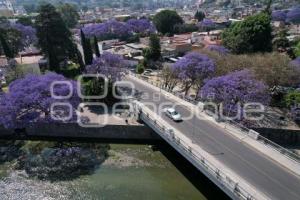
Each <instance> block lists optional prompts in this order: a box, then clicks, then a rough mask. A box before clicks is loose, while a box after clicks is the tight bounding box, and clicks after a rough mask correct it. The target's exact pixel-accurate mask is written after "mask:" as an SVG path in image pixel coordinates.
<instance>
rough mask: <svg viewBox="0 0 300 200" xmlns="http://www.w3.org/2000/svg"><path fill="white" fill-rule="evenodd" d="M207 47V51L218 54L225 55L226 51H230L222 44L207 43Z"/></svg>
mask: <svg viewBox="0 0 300 200" xmlns="http://www.w3.org/2000/svg"><path fill="white" fill-rule="evenodd" d="M207 49H208V50H209V51H214V52H217V53H219V54H220V55H227V54H228V53H230V51H229V49H227V48H225V47H224V46H221V45H209V46H208V47H207Z"/></svg>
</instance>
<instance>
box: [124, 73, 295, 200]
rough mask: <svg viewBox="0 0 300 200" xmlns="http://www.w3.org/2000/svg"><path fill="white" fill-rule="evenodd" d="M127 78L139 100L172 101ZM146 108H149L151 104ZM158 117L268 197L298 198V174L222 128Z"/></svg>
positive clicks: (180, 109)
mask: <svg viewBox="0 0 300 200" xmlns="http://www.w3.org/2000/svg"><path fill="white" fill-rule="evenodd" d="M128 80H129V81H131V82H132V83H134V85H135V89H136V91H137V93H136V94H137V97H138V99H139V100H140V102H142V103H147V102H151V103H155V104H156V105H157V106H158V105H161V104H162V103H165V102H170V103H174V102H176V101H174V100H170V99H167V98H165V97H164V96H163V95H161V96H160V99H159V100H158V101H157V100H156V101H154V99H153V94H154V93H157V92H156V91H154V90H153V89H151V88H150V87H147V86H145V85H143V84H141V83H139V82H137V81H135V80H132V79H130V78H129V79H128ZM148 107H149V108H150V109H152V106H148ZM152 110H153V109H152ZM176 110H177V111H178V112H179V113H180V114H181V115H183V116H188V115H189V113H190V111H189V110H188V109H187V108H185V107H184V106H176ZM162 117H163V118H164V119H165V120H166V121H167V122H168V123H170V124H171V125H173V126H174V127H175V128H176V129H178V130H179V131H181V132H182V133H184V134H185V135H186V136H187V137H189V138H191V139H192V140H193V142H194V143H196V144H198V145H199V146H201V147H202V148H203V149H204V150H206V151H207V152H208V153H210V154H211V155H212V156H214V157H215V158H216V159H218V160H219V161H220V162H222V163H223V164H224V165H226V166H227V167H229V168H231V169H232V170H234V171H235V172H236V173H237V174H238V175H239V176H240V177H242V178H244V179H245V180H246V181H247V182H248V183H250V184H251V185H253V186H255V187H256V188H259V190H260V191H262V192H263V193H265V194H266V195H267V196H268V197H271V199H280V200H281V199H282V200H300V177H298V176H296V175H294V174H293V173H292V172H290V171H289V170H288V169H286V168H284V167H282V166H281V165H279V164H278V163H276V162H275V161H273V160H271V159H269V158H268V157H266V156H265V155H262V154H261V153H259V152H257V151H256V150H254V149H252V148H251V147H249V146H247V145H246V144H245V143H243V142H242V141H240V140H238V139H236V138H235V137H233V136H231V135H230V134H229V133H227V132H226V130H224V129H221V128H220V127H217V126H216V125H214V124H213V123H211V122H209V121H204V120H199V119H198V118H196V117H194V118H192V119H190V120H184V121H182V122H179V123H176V122H173V121H172V120H171V119H169V118H168V117H166V116H165V115H162Z"/></svg>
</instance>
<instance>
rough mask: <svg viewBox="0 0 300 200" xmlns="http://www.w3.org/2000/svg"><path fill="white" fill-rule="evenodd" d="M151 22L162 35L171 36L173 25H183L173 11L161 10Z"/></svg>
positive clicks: (181, 20)
mask: <svg viewBox="0 0 300 200" xmlns="http://www.w3.org/2000/svg"><path fill="white" fill-rule="evenodd" d="M153 22H154V24H155V26H156V29H157V30H158V31H159V32H161V33H162V34H167V33H168V34H173V33H174V27H175V25H177V24H183V19H182V18H181V17H180V16H179V15H178V14H177V12H176V11H174V10H163V11H160V12H159V13H157V14H156V15H155V16H154V18H153Z"/></svg>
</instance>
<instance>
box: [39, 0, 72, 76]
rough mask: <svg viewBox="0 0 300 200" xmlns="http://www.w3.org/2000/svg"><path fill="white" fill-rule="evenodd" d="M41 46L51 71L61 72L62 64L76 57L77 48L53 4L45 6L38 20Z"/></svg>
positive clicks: (40, 10) (41, 9) (41, 8)
mask: <svg viewBox="0 0 300 200" xmlns="http://www.w3.org/2000/svg"><path fill="white" fill-rule="evenodd" d="M35 26H36V30H37V37H38V41H39V46H40V48H41V50H42V52H43V53H44V54H45V55H46V57H47V58H48V62H49V69H50V70H51V71H56V72H59V71H60V64H61V63H62V62H63V61H65V60H66V59H73V58H74V56H76V52H77V47H76V45H74V42H73V40H72V34H71V32H70V31H69V29H68V28H67V26H66V24H65V22H64V21H63V19H62V17H61V15H60V14H59V13H58V12H57V11H56V9H55V7H54V6H53V5H51V4H43V5H42V6H41V7H40V8H39V15H38V16H37V18H36V23H35Z"/></svg>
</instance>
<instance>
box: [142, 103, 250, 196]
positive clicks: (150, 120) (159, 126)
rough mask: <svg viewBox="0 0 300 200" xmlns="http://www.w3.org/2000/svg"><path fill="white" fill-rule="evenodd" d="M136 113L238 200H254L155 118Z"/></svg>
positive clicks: (143, 113)
mask: <svg viewBox="0 0 300 200" xmlns="http://www.w3.org/2000/svg"><path fill="white" fill-rule="evenodd" d="M137 109H138V112H139V113H140V114H141V115H142V117H144V120H147V122H148V123H151V124H152V125H153V126H154V127H155V128H157V129H158V130H159V132H160V133H161V134H163V136H164V138H165V139H166V140H168V141H169V142H171V143H175V144H176V145H177V147H179V148H180V149H181V150H183V151H184V152H186V153H187V154H188V155H189V156H191V157H192V158H193V160H195V161H196V162H197V163H198V164H199V165H200V166H201V167H202V168H203V169H204V170H205V171H206V172H207V173H209V174H210V175H211V176H213V177H215V178H216V179H217V180H218V181H219V183H221V185H222V186H223V187H225V188H227V189H228V190H230V191H231V192H232V193H233V194H235V196H237V197H238V198H239V199H245V200H254V199H255V198H254V197H253V196H252V195H251V194H250V193H249V192H247V190H246V189H245V188H243V187H242V186H241V185H240V184H239V183H238V182H236V181H234V180H233V179H232V178H231V177H230V176H229V175H227V174H226V173H224V172H223V171H222V169H219V168H217V167H216V166H215V165H213V164H212V163H211V162H209V161H208V160H207V159H205V157H204V156H202V155H201V153H200V152H198V151H196V150H195V149H193V148H192V147H191V146H190V145H189V144H188V143H186V142H185V141H184V140H182V139H181V138H179V137H177V136H176V133H175V132H174V131H173V130H172V129H169V128H168V127H166V126H165V125H164V124H162V123H161V122H159V121H158V120H157V118H155V117H151V114H149V113H148V112H146V111H144V110H143V109H142V108H141V107H138V108H137Z"/></svg>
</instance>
